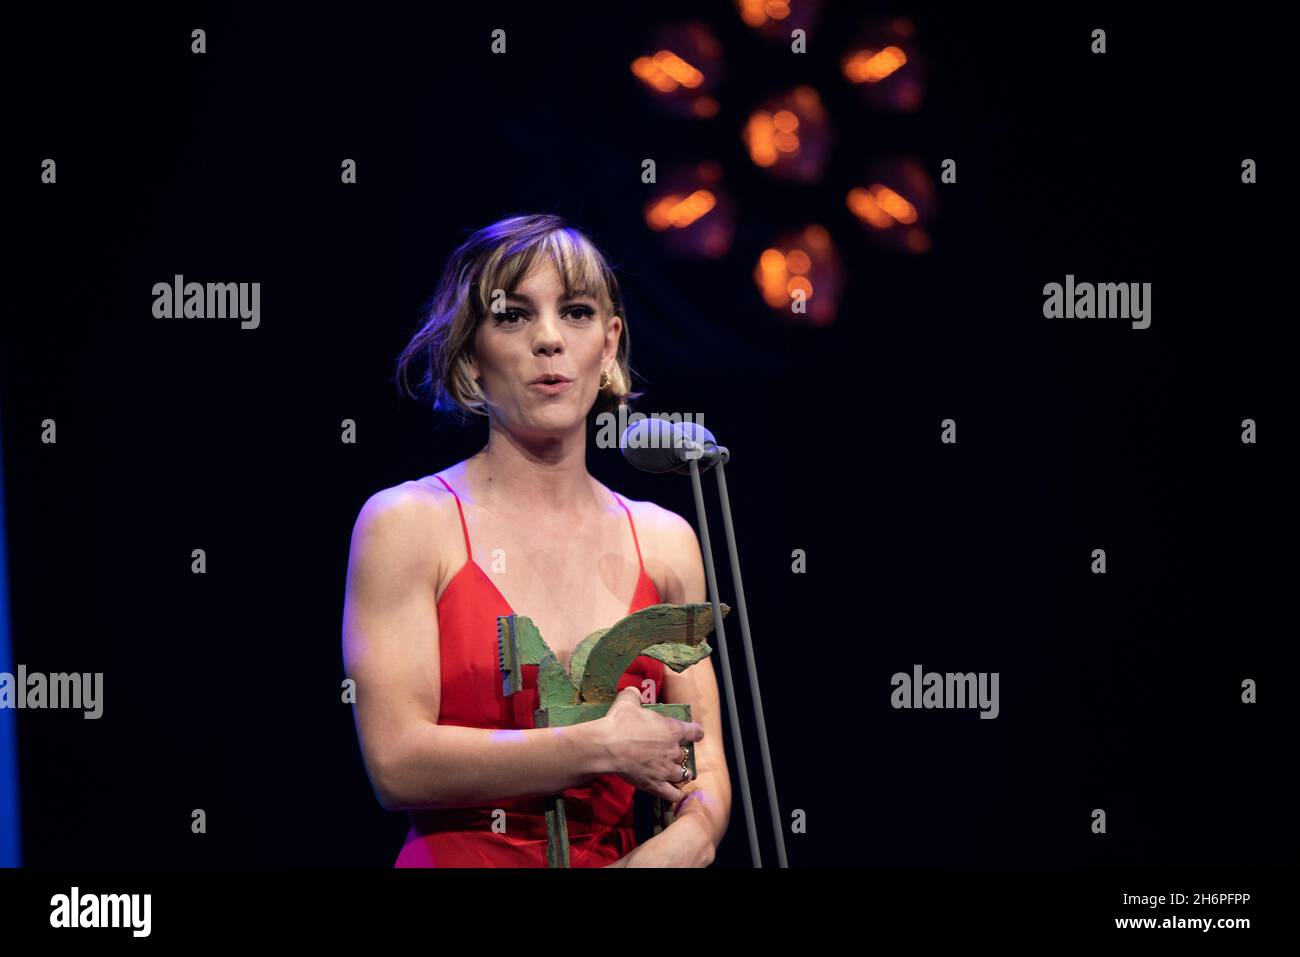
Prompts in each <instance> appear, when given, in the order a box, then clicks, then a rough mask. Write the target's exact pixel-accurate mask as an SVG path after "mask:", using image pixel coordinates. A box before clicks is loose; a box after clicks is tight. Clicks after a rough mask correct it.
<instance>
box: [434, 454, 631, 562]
mask: <svg viewBox="0 0 1300 957" xmlns="http://www.w3.org/2000/svg"><path fill="white" fill-rule="evenodd" d="M434 478H436V479H437V480H438V481H439V482H441V483H442V484H443V485H445V486H446V487H447V491H448V492H450V493H451V497H452V498H454V499H455V500H456V511H457V512H459V513H460V530H461V531H462V532H464V533H465V552H466V553H467V554H468V555H469V559H470V561H473V560H474V551H473V549H471V548H470V547H469V526H468V525H466V524H465V509H463V508H461V504H460V496H459V495H457V494H456V490H455V489H454V488H452V487H451V486H450V485H447V480H446V479H445V478H443V477H442V476H441V475H435V476H434ZM625 507H626V506H625ZM633 534H635V533H633ZM640 554H641V553H640V551H639V550H638V552H637V555H638V556H640Z"/></svg>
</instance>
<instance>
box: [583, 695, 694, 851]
mask: <svg viewBox="0 0 1300 957" xmlns="http://www.w3.org/2000/svg"><path fill="white" fill-rule="evenodd" d="M599 722H601V723H603V724H602V729H603V731H604V734H605V742H606V744H605V746H606V748H607V749H608V750H609V753H610V756H611V758H612V762H613V773H615V774H617V775H618V776H619V777H621V778H622V779H623V780H624V781H626V782H627V783H628V784H631V785H632V786H633V787H636V788H639V789H640V790H642V791H648V792H650V793H651V794H653V795H654V796H655V797H660V798H663V799H664V800H665V801H669V802H671V803H673V804H676V803H677V802H678V801H680V800H681V799H682V798H683V797H685V796H686V794H685V792H684V791H681V790H679V789H678V788H677V787H675V785H678V784H683V783H685V782H684V781H682V745H683V744H684V743H685V742H687V741H699V740H702V739H703V738H704V726H703V725H701V724H700V723H699V722H696V721H679V720H678V719H677V718H670V717H668V716H667V715H663V714H656V713H655V712H653V711H650V710H648V709H646V708H642V707H641V694H640V692H638V691H637V690H636V688H624V689H623V690H622V691H620V692H619V693H618V696H617V697H615V698H614V703H613V704H612V705H610V708H609V711H607V712H606V713H605V716H604V717H603V718H601V719H599ZM665 830H666V829H665ZM646 843H649V842H648V841H647V842H646Z"/></svg>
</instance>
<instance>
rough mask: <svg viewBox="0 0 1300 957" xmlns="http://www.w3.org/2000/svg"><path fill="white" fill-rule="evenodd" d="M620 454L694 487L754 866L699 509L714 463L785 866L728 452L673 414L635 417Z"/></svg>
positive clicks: (743, 770) (743, 768)
mask: <svg viewBox="0 0 1300 957" xmlns="http://www.w3.org/2000/svg"><path fill="white" fill-rule="evenodd" d="M619 448H621V449H622V450H623V457H624V458H625V459H627V460H628V462H629V464H631V465H632V466H633V467H635V468H638V469H641V470H642V471H645V472H654V473H656V474H664V473H667V472H677V473H679V474H682V475H689V476H690V477H691V487H692V489H693V491H694V492H695V515H696V518H697V519H698V520H699V527H700V557H701V558H702V559H703V560H704V581H705V585H706V586H707V588H708V594H709V603H710V604H711V605H713V633H714V635H715V636H717V639H718V652H719V654H720V655H721V658H722V661H721V664H722V685H723V689H724V691H725V692H726V699H727V714H728V716H729V717H730V719H731V740H732V742H733V743H734V745H735V748H736V757H737V770H738V771H739V777H740V795H741V798H742V799H743V801H744V805H745V828H746V830H747V831H748V833H749V853H750V857H751V858H752V860H753V862H754V866H755V867H762V866H763V858H762V853H761V852H760V850H759V847H758V828H757V827H756V825H755V824H754V802H753V798H752V797H751V796H750V793H749V769H748V766H747V765H746V763H745V742H744V738H743V736H742V735H741V728H740V713H739V711H738V709H737V705H736V691H735V688H734V687H733V686H732V679H731V661H730V659H729V658H728V656H727V632H726V629H725V628H724V626H723V624H722V611H721V607H720V605H721V603H720V602H719V601H718V577H717V573H716V571H715V570H714V567H713V546H712V545H711V544H710V542H709V519H708V516H707V515H706V514H705V510H704V490H703V488H702V487H701V483H700V473H701V472H703V471H704V470H705V469H708V468H712V467H713V466H714V465H716V466H717V468H716V469H714V471H713V475H714V477H715V478H716V479H717V480H718V499H719V502H720V504H721V506H722V527H723V530H724V531H725V532H726V537H727V554H728V556H729V557H730V558H731V580H732V583H733V584H734V585H735V588H736V605H737V608H738V610H739V611H740V636H741V639H742V640H743V642H744V646H745V665H746V670H747V671H748V672H749V690H750V695H751V696H752V698H753V702H754V717H755V720H756V721H757V723H758V743H759V748H760V751H761V753H762V756H763V777H764V780H765V781H766V783H767V801H768V812H769V813H770V815H771V818H772V833H773V835H774V836H775V838H776V854H777V861H778V862H779V864H780V866H781V867H788V866H789V863H788V862H787V861H786V856H785V836H784V833H783V829H784V826H783V823H782V821H781V810H780V804H779V803H778V802H777V795H776V778H775V777H774V776H773V774H772V757H771V754H770V753H769V750H768V744H767V723H766V721H765V720H764V718H763V695H762V692H761V691H760V690H759V687H758V666H757V665H756V664H755V663H754V645H753V641H752V640H751V639H750V635H749V611H748V610H747V609H746V607H745V586H744V585H743V584H742V583H741V580H740V558H739V556H738V555H737V553H736V532H735V529H734V528H733V527H732V524H731V502H730V500H729V498H728V496H727V478H726V473H727V470H726V465H727V463H728V462H729V461H731V453H730V452H729V451H728V450H727V449H726V448H725V447H723V446H721V445H718V443H717V442H716V441H715V440H714V438H713V433H712V432H710V431H709V430H708V429H706V428H705V427H704V426H703V425H700V424H699V423H697V422H674V421H673V420H672V419H664V418H656V417H654V416H651V417H650V418H641V419H637V420H636V421H635V422H633V423H632V424H631V425H629V426H628V427H627V428H626V429H624V430H623V435H622V436H621V437H620V438H619Z"/></svg>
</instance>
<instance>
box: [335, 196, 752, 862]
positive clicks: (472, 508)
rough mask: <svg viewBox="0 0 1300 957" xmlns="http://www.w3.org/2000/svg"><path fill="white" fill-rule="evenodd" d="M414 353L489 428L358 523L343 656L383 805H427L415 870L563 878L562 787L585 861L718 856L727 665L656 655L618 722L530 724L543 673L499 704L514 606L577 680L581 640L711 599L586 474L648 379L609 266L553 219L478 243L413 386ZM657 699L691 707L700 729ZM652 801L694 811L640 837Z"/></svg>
mask: <svg viewBox="0 0 1300 957" xmlns="http://www.w3.org/2000/svg"><path fill="white" fill-rule="evenodd" d="M418 363H427V369H426V371H425V372H424V374H423V377H422V380H421V384H420V389H419V390H418V391H419V392H420V393H421V394H422V395H424V396H426V397H428V398H430V399H432V400H433V402H434V404H435V406H436V407H440V408H457V409H459V410H461V411H462V412H463V413H466V414H475V413H477V414H481V415H484V416H486V418H487V422H488V439H487V444H486V445H485V446H484V447H483V448H482V449H481V450H480V451H479V452H477V453H476V454H474V455H472V456H470V457H469V458H468V459H465V460H464V461H462V462H458V463H456V464H455V465H452V466H450V467H449V468H446V469H444V470H443V471H441V472H438V473H436V474H433V475H429V476H426V477H424V478H421V479H418V480H415V481H408V482H403V483H402V484H400V485H397V486H394V487H392V488H387V489H384V490H382V491H380V492H377V493H376V494H374V495H373V496H371V497H370V499H369V500H367V502H366V503H365V505H364V506H363V507H362V509H361V512H360V515H359V516H358V518H357V522H356V526H355V528H354V529H353V533H352V545H351V552H350V556H349V560H348V575H347V594H346V602H345V607H344V616H343V655H344V665H345V668H346V673H347V675H348V677H350V678H353V679H355V681H356V695H357V697H356V704H355V706H354V708H355V712H354V713H355V717H356V723H357V733H358V735H359V737H360V741H361V750H362V755H363V758H364V760H365V765H366V770H367V772H368V773H369V775H370V780H371V783H372V784H373V786H374V789H375V794H376V796H377V797H378V799H379V801H380V803H381V804H382V805H383V806H384V807H385V808H386V809H388V810H407V811H409V813H410V819H411V829H410V832H409V833H408V835H407V838H406V842H405V844H404V846H403V847H402V849H401V852H400V854H399V855H398V858H397V861H396V866H398V867H542V866H545V864H546V818H545V803H544V798H545V796H546V795H552V794H558V793H560V792H563V794H564V798H565V812H566V816H567V819H568V830H569V848H570V864H571V866H573V867H665V866H667V867H705V866H708V865H709V864H710V863H711V862H712V860H713V855H714V851H715V849H716V847H717V845H718V842H719V841H720V840H721V839H722V836H723V834H724V833H725V831H726V828H727V822H728V817H729V814H730V806H731V784H730V777H729V773H728V770H727V763H726V757H725V755H724V753H723V747H722V726H721V720H720V715H719V704H718V688H717V683H716V681H715V679H714V674H713V665H712V663H711V660H712V659H711V658H705V659H704V660H702V661H700V662H698V663H697V664H695V665H692V666H690V667H688V668H687V669H686V670H684V671H683V672H681V673H680V674H679V673H676V672H674V671H673V670H672V669H670V668H667V667H665V666H664V665H663V664H662V663H660V662H658V661H656V660H655V659H653V658H648V657H646V656H644V655H642V656H639V657H638V658H636V659H635V660H634V662H633V663H632V664H631V665H630V666H629V667H628V668H627V670H626V671H625V672H624V674H623V676H622V678H621V680H620V682H619V688H620V691H619V694H618V697H617V698H616V699H615V702H614V704H613V705H612V706H611V708H610V710H609V712H608V714H607V715H606V716H605V717H603V718H600V719H599V720H596V721H590V722H586V723H583V724H577V725H572V726H569V727H560V728H536V727H534V724H533V718H532V713H533V710H534V709H535V708H536V707H537V666H535V665H525V666H524V667H523V669H522V670H523V688H524V690H523V692H522V693H516V694H513V695H509V696H505V695H503V693H502V681H501V675H500V672H499V667H498V661H497V650H496V648H497V645H496V620H497V616H498V615H509V614H511V613H517V614H520V615H526V616H527V617H529V618H531V619H532V621H533V622H534V623H535V624H536V625H537V627H538V630H539V631H540V632H541V634H542V637H543V638H544V639H545V641H546V643H547V644H548V645H549V646H550V648H551V649H552V650H553V651H554V652H555V654H556V657H557V658H558V659H559V661H560V663H561V664H562V665H564V666H565V668H566V669H567V667H568V664H569V656H570V655H571V654H572V652H573V650H574V648H575V647H576V646H577V645H578V643H579V642H580V641H581V640H582V639H583V638H584V637H586V636H587V635H589V634H590V633H591V632H593V631H597V630H599V629H601V628H606V627H609V626H610V625H612V624H613V623H614V622H616V621H618V620H619V619H620V618H623V617H624V616H626V615H628V614H631V613H632V612H634V611H637V610H638V609H641V608H644V607H646V606H647V605H653V604H657V603H660V602H664V603H669V604H683V603H688V602H703V601H707V597H706V594H705V582H704V568H703V563H702V560H701V554H700V547H699V543H698V540H697V539H696V536H695V532H694V530H693V529H692V527H691V525H690V524H689V523H688V522H686V521H685V520H684V519H683V518H681V517H680V516H679V515H677V514H675V513H673V512H670V511H668V510H666V509H663V508H660V507H659V506H657V505H655V504H653V503H651V502H635V501H629V500H626V499H623V498H622V497H621V496H619V495H616V494H615V493H614V492H613V491H611V490H610V489H608V488H606V487H605V486H604V485H602V484H601V483H600V482H598V481H596V479H595V478H593V477H592V476H591V474H590V473H589V472H588V471H587V462H586V449H587V430H588V428H589V423H590V422H591V417H592V416H593V414H594V413H596V412H600V411H608V410H612V409H616V408H617V407H618V405H619V404H620V403H621V402H623V401H625V400H626V398H627V396H628V395H629V393H630V389H631V373H630V369H629V367H628V330H627V322H626V316H625V315H624V309H623V304H622V298H621V295H620V293H619V287H618V282H617V279H616V278H615V277H614V275H613V272H612V271H611V270H610V268H609V266H608V264H607V263H606V261H605V259H604V257H603V256H602V255H601V253H600V252H599V251H598V250H597V249H596V248H595V247H594V246H593V245H592V243H591V241H590V240H589V239H588V238H587V237H586V236H584V235H583V234H582V233H581V232H579V231H577V230H575V229H573V228H571V227H568V226H566V225H565V223H564V222H563V220H561V219H559V218H558V217H556V216H549V215H537V216H515V217H511V218H508V219H504V220H501V221H500V222H497V223H494V224H493V225H491V226H488V227H486V228H484V229H481V230H479V231H478V232H476V233H474V234H473V235H472V236H471V237H470V238H469V239H468V240H466V241H465V243H464V244H463V245H461V246H460V247H459V248H458V249H457V250H456V251H455V252H454V253H453V254H452V257H451V259H450V261H449V262H448V264H447V267H446V269H445V271H444V273H443V276H442V279H441V281H440V283H439V285H438V288H437V291H436V293H435V295H434V297H433V300H432V302H431V306H430V309H429V311H428V315H427V319H426V321H425V322H424V324H423V325H422V327H421V328H420V329H419V330H418V331H417V332H416V334H415V336H414V337H413V338H412V340H411V342H410V343H409V345H408V346H407V347H406V349H405V350H404V352H403V353H402V356H401V358H400V360H399V362H398V378H399V380H400V383H401V384H402V385H403V386H404V387H405V386H407V384H408V382H409V375H408V373H409V372H410V370H411V369H412V368H413V367H414V366H416V365H417V364H418ZM407 391H408V392H409V391H410V390H409V388H408V389H407ZM643 701H644V702H646V703H650V702H655V701H661V702H685V703H688V704H690V706H691V715H692V718H693V719H694V720H693V721H691V722H682V721H678V720H676V719H674V718H670V717H667V716H664V715H659V714H655V713H654V712H652V711H649V710H645V709H643V708H642V707H641V704H642V702H643ZM689 741H693V742H695V755H696V770H697V776H696V777H695V778H694V779H691V778H690V774H689V771H687V770H686V768H685V758H684V755H685V753H686V752H685V748H684V747H683V744H684V743H686V742H689ZM636 789H641V790H644V791H647V792H649V793H650V794H653V795H656V796H658V797H662V798H664V799H666V800H667V801H669V802H672V805H673V810H674V812H675V815H676V816H675V818H674V820H673V822H672V823H671V824H670V825H669V826H668V827H666V828H664V829H663V830H662V831H661V832H660V833H659V834H657V835H655V836H654V837H652V838H650V839H648V840H646V841H645V842H643V843H641V844H639V845H638V844H637V843H636V837H635V832H634V829H633V813H632V811H633V795H634V793H635V791H636Z"/></svg>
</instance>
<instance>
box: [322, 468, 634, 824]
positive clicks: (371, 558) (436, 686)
mask: <svg viewBox="0 0 1300 957" xmlns="http://www.w3.org/2000/svg"><path fill="white" fill-rule="evenodd" d="M436 494H437V493H433V492H429V491H427V490H424V489H420V488H412V487H410V483H408V485H406V486H397V487H395V488H392V489H385V490H384V491H382V492H379V493H377V494H375V495H373V496H372V497H371V498H370V499H369V500H368V501H367V502H366V504H365V505H364V506H363V507H362V509H361V513H360V514H359V515H358V517H357V522H356V525H355V527H354V528H353V531H352V546H351V551H350V553H349V556H348V574H347V591H346V596H345V601H344V608H343V664H344V669H345V672H346V674H347V676H348V677H350V678H352V679H354V680H355V681H356V704H355V705H354V706H353V714H354V717H355V719H356V724H357V735H358V737H359V739H360V741H361V752H362V757H363V759H364V761H365V765H366V771H367V773H368V774H369V775H370V781H371V784H372V785H373V786H374V789H375V796H376V797H377V798H378V799H379V803H380V804H381V805H383V807H384V808H385V809H387V810H390V811H395V810H404V809H416V808H439V807H459V806H473V805H476V804H483V803H486V802H490V801H494V800H505V799H508V798H513V797H524V796H532V795H541V794H556V793H559V792H560V791H563V790H566V789H568V788H572V787H577V786H579V785H581V784H583V783H585V782H586V781H588V780H590V779H591V778H593V777H595V776H597V775H599V774H605V773H607V772H610V771H613V770H615V768H614V766H613V765H614V763H615V762H614V760H613V758H612V756H611V753H610V748H609V745H608V743H607V741H606V738H605V736H604V734H603V728H599V727H597V725H599V724H600V722H587V723H584V724H578V725H574V726H572V727H566V728H530V729H526V730H517V731H514V730H510V731H495V730H490V729H485V728H462V727H458V726H454V725H439V724H438V713H439V702H440V689H441V676H440V661H439V652H438V613H437V603H436V599H435V594H434V591H435V587H436V583H437V580H438V569H439V565H440V562H445V560H446V556H447V554H448V552H449V551H451V549H450V547H449V546H447V545H446V542H447V541H448V540H449V536H448V535H447V534H444V532H445V531H446V530H448V524H447V522H446V517H447V516H446V513H445V511H444V510H442V509H440V508H439V507H438V503H437V501H436V500H435V499H434V498H433V497H432V496H433V495H436ZM451 514H452V515H453V516H454V514H455V509H454V508H453V509H452V510H451ZM452 520H453V521H455V519H454V518H453V519H452ZM456 538H457V539H459V528H457V529H456ZM457 558H459V555H457Z"/></svg>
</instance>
